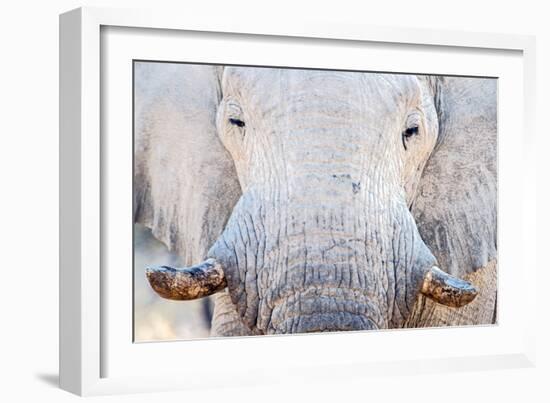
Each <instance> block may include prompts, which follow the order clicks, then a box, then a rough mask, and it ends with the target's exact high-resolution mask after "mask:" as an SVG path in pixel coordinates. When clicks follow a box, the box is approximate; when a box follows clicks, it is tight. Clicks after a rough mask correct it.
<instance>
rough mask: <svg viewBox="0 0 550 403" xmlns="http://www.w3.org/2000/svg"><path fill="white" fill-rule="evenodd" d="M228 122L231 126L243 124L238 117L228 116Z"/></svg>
mask: <svg viewBox="0 0 550 403" xmlns="http://www.w3.org/2000/svg"><path fill="white" fill-rule="evenodd" d="M229 123H231V124H232V125H233V126H238V127H244V126H245V124H244V122H243V121H242V120H240V119H234V118H229Z"/></svg>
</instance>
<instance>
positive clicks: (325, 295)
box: [133, 61, 497, 341]
mask: <svg viewBox="0 0 550 403" xmlns="http://www.w3.org/2000/svg"><path fill="white" fill-rule="evenodd" d="M133 71H134V75H133V77H134V80H133V85H134V200H135V204H134V213H135V221H136V233H137V234H138V235H139V237H137V238H135V239H136V240H137V242H139V243H134V248H135V251H134V253H135V255H134V256H136V255H139V259H136V258H135V260H134V262H135V267H134V270H135V273H134V276H135V285H136V287H137V288H136V289H135V291H134V315H135V324H134V326H135V328H134V331H135V340H136V341H141V340H151V339H156V340H161V339H174V338H193V337H204V335H205V334H208V333H207V332H209V334H210V336H218V337H219V336H247V335H264V334H292V333H311V332H328V331H347V330H376V329H391V328H402V327H426V326H457V325H486V324H493V323H495V321H496V317H497V304H496V301H497V236H496V234H497V79H496V78H479V77H445V76H424V75H411V74H387V73H373V72H358V71H335V70H315V69H297V68H271V67H249V66H223V65H205V64H192V63H169V62H157V61H134V64H133ZM142 225H144V226H145V227H146V228H149V229H150V230H151V233H152V235H153V236H154V237H156V238H157V239H158V240H160V241H161V242H162V243H163V244H164V245H166V246H167V247H168V249H169V250H171V251H173V252H174V253H175V254H176V255H177V256H178V257H179V258H174V257H172V256H166V257H164V256H163V255H159V253H158V252H157V251H156V249H154V252H153V255H152V256H149V255H148V252H147V250H146V249H147V246H148V244H147V243H146V242H145V241H144V240H143V238H144V237H145V236H146V235H145V233H146V230H145V228H143V227H142ZM151 242H153V241H151ZM163 259H166V261H163ZM174 261H177V262H181V263H183V264H186V265H187V267H181V268H174V267H173V266H172V264H173V262H174ZM146 266H149V267H148V268H146ZM145 275H146V276H147V280H148V284H147V281H145ZM146 290H147V291H148V292H146ZM155 293H156V294H158V296H160V297H162V298H165V299H168V300H175V301H188V300H201V301H200V302H199V303H195V304H189V303H179V304H177V305H174V304H167V303H163V302H162V300H160V299H159V298H158V296H156V295H155ZM207 297H210V298H207Z"/></svg>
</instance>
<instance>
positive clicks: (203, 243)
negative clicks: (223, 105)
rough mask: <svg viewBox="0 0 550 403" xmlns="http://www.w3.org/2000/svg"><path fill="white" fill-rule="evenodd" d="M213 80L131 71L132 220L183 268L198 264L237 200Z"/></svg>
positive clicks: (184, 71)
mask: <svg viewBox="0 0 550 403" xmlns="http://www.w3.org/2000/svg"><path fill="white" fill-rule="evenodd" d="M221 73H222V70H221V68H218V67H214V66H200V65H188V64H172V63H155V62H135V64H134V125H135V126H134V220H135V222H138V223H142V224H144V225H146V226H147V227H149V228H151V230H152V232H153V235H154V236H155V237H156V238H158V239H159V240H161V241H162V242H164V243H165V244H166V245H167V246H168V247H169V249H170V250H173V251H176V252H177V253H178V254H179V255H180V256H181V258H182V260H183V262H182V263H183V264H186V265H191V264H193V263H197V262H199V261H201V260H202V259H203V258H204V256H205V255H206V252H207V251H208V248H209V247H210V246H211V245H212V243H214V241H215V240H216V238H217V237H218V236H219V235H220V233H221V231H222V230H223V227H224V225H225V223H226V221H227V219H228V217H229V215H230V213H231V211H232V208H233V206H234V205H235V203H236V201H237V199H238V198H239V196H240V193H241V190H240V185H239V182H238V180H237V175H236V172H235V167H234V164H233V161H232V160H231V159H230V156H229V154H228V153H227V151H226V150H225V148H224V147H223V145H222V144H221V142H220V140H219V139H218V135H217V132H216V112H217V107H218V104H219V102H220V100H221V88H220V76H221Z"/></svg>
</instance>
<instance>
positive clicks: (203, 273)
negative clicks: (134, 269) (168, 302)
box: [145, 259, 227, 301]
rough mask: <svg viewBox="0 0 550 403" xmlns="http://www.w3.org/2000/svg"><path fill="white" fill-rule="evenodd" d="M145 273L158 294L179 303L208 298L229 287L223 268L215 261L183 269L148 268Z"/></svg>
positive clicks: (210, 260)
mask: <svg viewBox="0 0 550 403" xmlns="http://www.w3.org/2000/svg"><path fill="white" fill-rule="evenodd" d="M145 273H146V275H147V279H148V280H149V284H151V287H152V288H153V290H155V292H156V293H157V294H159V295H160V296H161V297H163V298H167V299H172V300H177V301H188V300H193V299H197V298H203V297H207V296H209V295H212V294H215V293H217V292H218V291H221V290H223V289H224V288H225V287H226V286H227V283H226V280H225V274H224V272H223V267H222V265H221V264H220V263H218V262H217V261H216V260H215V259H207V260H205V261H204V262H202V263H199V264H197V265H195V266H191V267H185V268H182V269H176V268H172V267H168V266H160V267H148V268H147V269H146V271H145Z"/></svg>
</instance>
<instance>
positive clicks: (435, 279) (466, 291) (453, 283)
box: [420, 266, 477, 308]
mask: <svg viewBox="0 0 550 403" xmlns="http://www.w3.org/2000/svg"><path fill="white" fill-rule="evenodd" d="M420 292H421V293H422V294H423V295H425V296H426V297H428V298H430V299H432V300H434V301H435V302H438V303H440V304H442V305H446V306H450V307H453V308H460V307H461V306H464V305H466V304H469V303H470V302H472V301H473V300H474V298H475V297H476V296H477V290H476V288H475V287H474V286H473V285H472V284H470V283H469V282H467V281H464V280H461V279H459V278H456V277H453V276H451V275H450V274H447V273H445V272H444V271H442V270H440V269H439V268H438V267H436V266H434V267H432V268H431V269H430V270H428V272H427V273H426V275H425V276H424V282H423V283H422V288H421V289H420Z"/></svg>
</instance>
